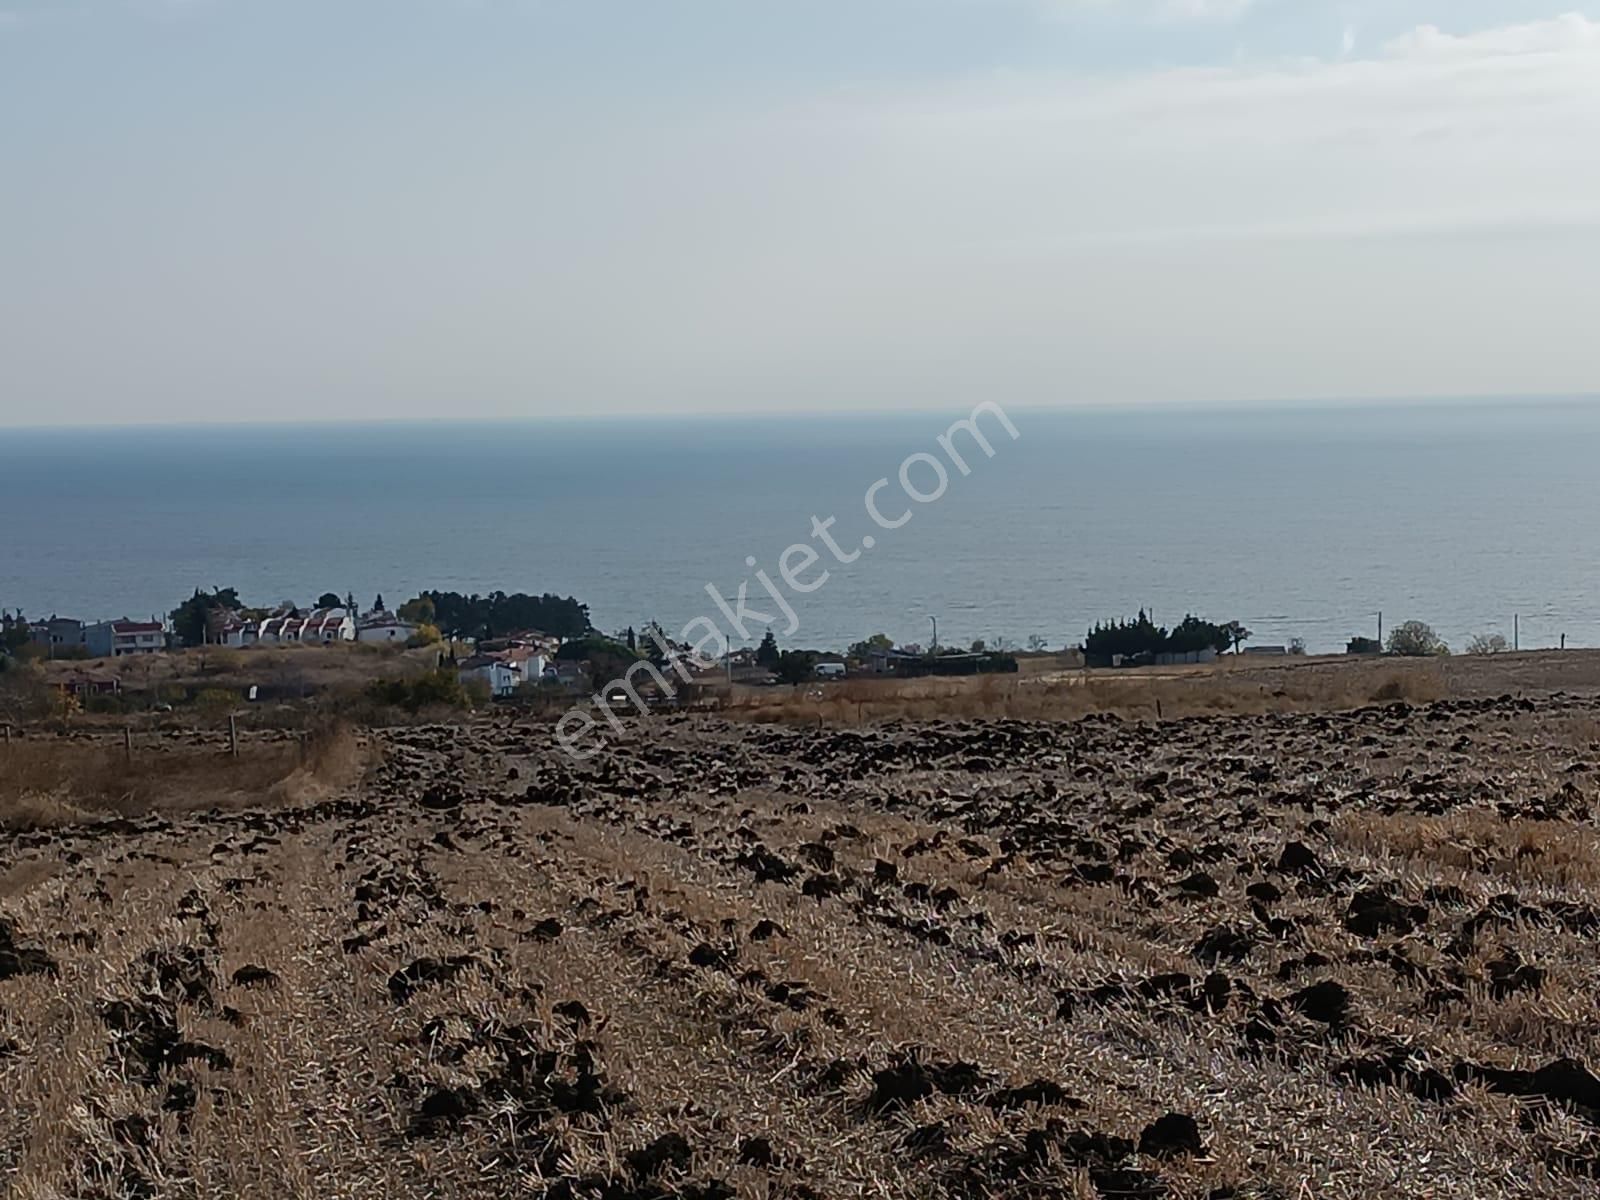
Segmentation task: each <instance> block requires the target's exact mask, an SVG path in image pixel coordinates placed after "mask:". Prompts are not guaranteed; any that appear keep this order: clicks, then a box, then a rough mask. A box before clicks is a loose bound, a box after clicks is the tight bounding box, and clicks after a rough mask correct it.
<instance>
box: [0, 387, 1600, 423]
mask: <svg viewBox="0 0 1600 1200" xmlns="http://www.w3.org/2000/svg"><path fill="white" fill-rule="evenodd" d="M1595 401H1600V391H1594V392H1531V393H1509V392H1506V393H1501V392H1484V393H1476V394H1470V395H1463V396H1425V395H1423V396H1419V395H1412V396H1403V395H1402V396H1322V397H1297V398H1286V399H1274V400H1225V401H1210V400H1151V401H1132V402H1125V403H1111V402H1104V401H1101V402H1095V401H1087V402H1083V403H1072V402H1067V403H1061V404H1041V403H1035V402H1021V403H1014V404H1004V403H1001V402H1000V401H992V400H991V401H984V400H980V401H977V402H976V404H984V403H993V404H998V405H999V406H1000V407H1001V408H1003V409H1005V411H1007V412H1024V413H1035V414H1080V413H1081V414H1095V415H1106V414H1128V415H1137V414H1146V413H1158V414H1159V413H1274V412H1296V413H1305V412H1331V411H1341V410H1354V411H1359V410H1362V409H1378V408H1394V407H1399V408H1407V409H1427V408H1450V407H1460V408H1484V407H1489V406H1494V405H1504V404H1513V403H1519V402H1520V403H1528V404H1537V405H1542V406H1550V407H1554V406H1562V405H1574V406H1576V405H1580V404H1585V403H1593V402H1595ZM963 403H964V402H963ZM957 411H960V412H962V413H963V414H965V413H966V412H968V411H969V410H968V409H965V408H961V407H960V406H956V405H953V406H950V407H949V408H944V407H912V406H906V407H890V408H866V409H852V408H826V409H806V408H783V409H761V410H756V411H748V410H741V409H691V410H687V411H677V412H654V411H649V410H631V409H630V410H621V411H616V412H599V413H586V414H579V415H569V414H558V413H529V414H524V415H481V416H419V417H304V418H286V419H283V420H271V419H267V420H261V419H251V418H244V419H240V420H227V419H223V420H215V419H211V420H198V421H188V420H181V419H172V420H156V421H127V422H91V421H86V422H82V423H69V424H33V423H29V424H20V425H7V424H0V434H4V433H83V432H85V431H91V432H98V433H115V432H144V431H149V432H161V431H171V430H193V431H199V430H211V429H218V430H220V429H296V428H308V427H313V428H323V429H331V428H340V427H361V428H372V427H375V426H377V427H391V428H406V427H417V426H455V427H459V426H495V425H596V426H599V425H606V424H612V423H615V422H619V421H645V422H651V423H657V424H674V423H684V424H689V423H700V422H706V421H712V420H729V419H731V420H735V421H768V420H786V419H789V420H792V419H797V418H809V419H827V418H831V417H838V418H846V419H863V418H865V419H872V418H882V417H917V416H933V417H941V416H946V415H949V414H950V413H952V412H957Z"/></svg>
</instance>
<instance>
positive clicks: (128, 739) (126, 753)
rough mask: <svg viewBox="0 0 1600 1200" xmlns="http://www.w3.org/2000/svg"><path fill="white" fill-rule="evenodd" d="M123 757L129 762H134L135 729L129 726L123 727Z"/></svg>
mask: <svg viewBox="0 0 1600 1200" xmlns="http://www.w3.org/2000/svg"><path fill="white" fill-rule="evenodd" d="M122 757H123V758H124V759H125V760H126V761H128V762H132V761H133V729H132V727H131V726H128V725H124V726H123V727H122Z"/></svg>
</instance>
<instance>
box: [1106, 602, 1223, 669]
mask: <svg viewBox="0 0 1600 1200" xmlns="http://www.w3.org/2000/svg"><path fill="white" fill-rule="evenodd" d="M1252 636H1254V635H1253V634H1251V632H1250V631H1249V630H1248V629H1246V628H1245V627H1244V626H1243V625H1241V624H1240V623H1239V622H1238V621H1224V622H1222V623H1221V624H1218V623H1216V622H1214V621H1206V620H1203V619H1201V618H1200V617H1197V616H1195V615H1194V614H1193V613H1190V614H1188V615H1186V616H1185V617H1184V618H1183V620H1182V621H1180V622H1178V624H1176V625H1174V626H1173V627H1172V628H1171V629H1168V628H1166V627H1165V626H1163V625H1157V624H1156V623H1155V622H1154V621H1153V620H1151V618H1150V615H1149V614H1148V613H1146V612H1145V611H1144V609H1140V610H1139V615H1138V616H1137V617H1135V618H1134V619H1133V620H1131V621H1129V620H1125V619H1124V620H1116V621H1101V622H1099V623H1098V624H1096V625H1095V627H1094V628H1093V629H1091V630H1089V632H1088V634H1087V636H1085V638H1084V639H1083V652H1084V654H1085V655H1086V656H1088V657H1089V658H1118V657H1120V658H1124V659H1128V658H1144V657H1149V658H1154V657H1155V656H1156V655H1158V654H1196V653H1199V652H1201V651H1205V650H1215V651H1216V652H1217V653H1218V654H1223V653H1225V652H1227V651H1228V650H1233V651H1235V652H1237V651H1238V649H1239V647H1241V646H1243V645H1244V643H1245V642H1247V641H1249V640H1250V638H1251V637H1252Z"/></svg>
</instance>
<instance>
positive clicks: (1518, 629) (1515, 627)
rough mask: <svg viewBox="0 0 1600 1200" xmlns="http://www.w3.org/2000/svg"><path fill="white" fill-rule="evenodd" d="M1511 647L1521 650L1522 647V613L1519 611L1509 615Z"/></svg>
mask: <svg viewBox="0 0 1600 1200" xmlns="http://www.w3.org/2000/svg"><path fill="white" fill-rule="evenodd" d="M1511 648H1512V649H1513V650H1521V649H1522V614H1521V613H1513V614H1512V615H1511Z"/></svg>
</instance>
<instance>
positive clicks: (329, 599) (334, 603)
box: [317, 592, 343, 608]
mask: <svg viewBox="0 0 1600 1200" xmlns="http://www.w3.org/2000/svg"><path fill="white" fill-rule="evenodd" d="M341 603H343V601H341V600H340V599H339V593H338V592H323V593H322V595H320V596H318V597H317V607H318V608H338V607H339V605H340V604H341Z"/></svg>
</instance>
